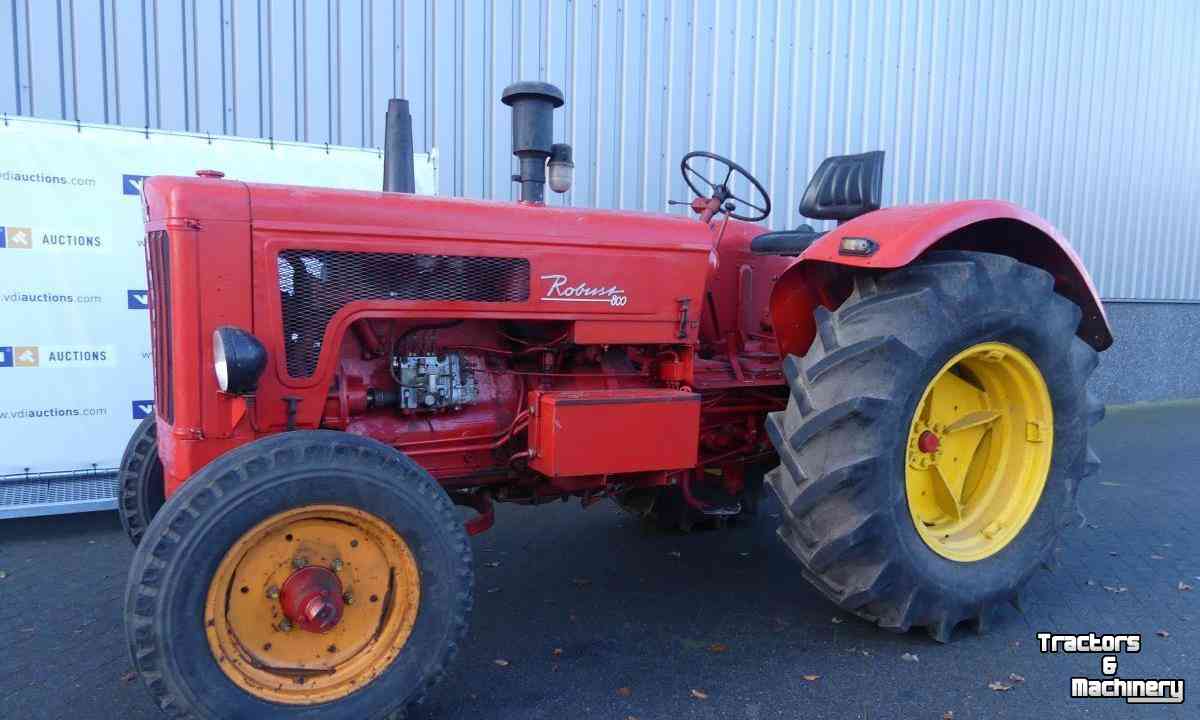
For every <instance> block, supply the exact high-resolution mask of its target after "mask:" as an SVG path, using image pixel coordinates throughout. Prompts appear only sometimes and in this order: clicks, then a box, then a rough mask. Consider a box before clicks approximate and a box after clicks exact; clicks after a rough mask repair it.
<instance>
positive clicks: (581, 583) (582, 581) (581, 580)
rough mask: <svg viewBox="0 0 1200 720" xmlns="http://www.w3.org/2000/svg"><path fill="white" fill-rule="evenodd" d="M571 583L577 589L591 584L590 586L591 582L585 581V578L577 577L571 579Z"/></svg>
mask: <svg viewBox="0 0 1200 720" xmlns="http://www.w3.org/2000/svg"><path fill="white" fill-rule="evenodd" d="M571 582H573V583H575V585H577V586H578V587H583V586H585V585H591V584H592V581H591V580H589V579H587V578H582V577H578V578H571Z"/></svg>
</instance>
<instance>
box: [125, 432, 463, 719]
mask: <svg viewBox="0 0 1200 720" xmlns="http://www.w3.org/2000/svg"><path fill="white" fill-rule="evenodd" d="M471 592H472V571H471V558H470V547H469V545H468V543H467V538H466V533H465V532H464V530H463V525H462V522H461V519H460V518H459V516H458V513H457V512H456V511H455V508H454V506H453V504H452V503H451V502H450V499H449V497H447V495H446V493H445V492H444V491H443V490H442V488H441V487H439V486H438V485H437V483H436V482H435V481H434V480H433V478H432V477H430V476H429V474H428V473H426V472H425V471H424V470H422V469H421V468H420V467H419V466H417V465H416V464H415V463H413V462H412V461H411V460H409V459H408V458H407V457H405V456H404V455H402V454H401V453H399V452H397V451H396V450H394V449H392V448H389V447H387V446H385V445H382V444H380V443H377V442H375V441H373V440H369V439H366V438H362V437H359V436H354V435H348V434H345V433H338V432H331V431H306V432H292V433H284V434H281V435H276V436H273V437H270V438H267V439H264V440H260V441H257V442H254V443H250V444H249V445H245V446H243V447H241V448H238V449H237V450H234V451H231V452H229V453H227V454H225V455H223V456H222V457H221V458H219V459H217V460H216V461H214V462H212V463H211V464H209V465H208V466H206V467H205V468H204V469H203V470H201V471H200V472H199V473H197V474H196V475H195V476H194V477H192V478H190V479H189V480H188V482H187V483H185V484H184V486H183V487H182V488H181V489H180V490H179V491H178V492H177V493H176V494H175V495H174V496H172V497H171V499H170V500H169V501H168V502H167V503H166V505H165V506H164V507H163V509H162V511H161V512H160V513H159V514H158V516H157V517H156V518H155V519H154V521H153V522H152V523H151V524H150V527H149V529H148V530H147V531H146V534H145V536H144V538H143V540H142V542H141V544H140V545H139V546H138V549H137V552H136V553H135V555H134V561H133V566H132V568H131V570H130V577H129V585H128V589H127V592H126V608H125V625H126V635H127V638H128V642H129V647H130V652H131V655H132V658H133V661H134V664H135V666H136V667H137V669H138V671H139V672H140V673H141V675H142V678H143V679H144V680H145V682H146V684H147V686H148V687H149V689H150V691H151V693H152V694H153V695H154V696H155V699H156V701H157V703H158V704H159V706H160V707H162V708H163V709H165V710H167V711H168V712H169V713H171V714H172V716H187V717H200V718H226V717H253V718H296V717H311V716H314V712H315V713H318V714H320V715H321V716H322V717H324V716H326V715H327V716H329V717H361V718H385V717H392V716H394V715H396V714H397V713H402V712H403V711H404V709H405V708H406V707H408V706H409V705H411V704H414V703H416V702H419V701H420V700H421V699H422V697H423V696H424V694H425V693H426V691H427V690H428V689H429V688H430V687H431V686H432V685H433V684H434V683H435V682H437V681H438V680H439V679H440V678H441V676H442V674H443V673H444V670H445V667H446V665H447V663H448V662H449V661H450V659H451V657H452V656H453V655H454V653H455V650H456V647H457V643H458V642H460V641H461V639H462V636H463V633H464V632H465V629H466V624H467V616H468V614H469V612H470V608H471V602H472V595H471Z"/></svg>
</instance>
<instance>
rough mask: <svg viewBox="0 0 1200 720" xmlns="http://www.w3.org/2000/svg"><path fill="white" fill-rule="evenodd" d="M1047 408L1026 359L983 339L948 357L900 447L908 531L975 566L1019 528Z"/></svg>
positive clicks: (1033, 482) (1034, 489)
mask: <svg viewBox="0 0 1200 720" xmlns="http://www.w3.org/2000/svg"><path fill="white" fill-rule="evenodd" d="M1053 449H1054V411H1053V408H1052V406H1051V404H1050V393H1049V391H1048V390H1047V389H1046V381H1045V380H1044V379H1043V378H1042V374H1041V372H1040V371H1038V368H1037V365H1036V364H1034V362H1033V360H1031V359H1030V358H1029V356H1028V355H1026V354H1025V353H1023V352H1021V351H1020V350H1018V349H1017V348H1015V347H1013V346H1012V345H1008V344H1006V343H999V342H986V343H980V344H978V345H973V346H971V347H969V348H967V349H966V350H963V351H962V352H960V353H958V354H957V355H955V356H954V357H952V358H950V361H949V362H947V363H946V364H945V365H943V366H942V369H941V370H939V371H938V373H937V375H935V376H934V378H933V380H932V381H931V382H930V383H929V385H928V386H927V387H926V388H925V392H924V393H923V394H922V395H921V401H920V402H919V403H918V404H917V409H916V412H915V413H914V414H913V419H912V425H911V426H910V428H909V433H908V447H907V450H906V453H907V456H906V467H905V488H906V491H907V495H908V507H909V510H910V511H911V512H912V519H913V523H914V525H916V528H917V532H918V533H919V534H920V535H921V539H923V540H924V541H925V544H926V545H928V546H929V547H930V548H932V549H933V550H934V552H936V553H938V554H939V555H942V556H943V557H947V558H949V559H951V560H957V561H959V562H974V561H977V560H982V559H983V558H986V557H989V556H991V555H994V554H996V553H997V552H1000V550H1002V549H1003V548H1004V547H1005V546H1007V545H1008V544H1009V543H1010V542H1012V541H1013V539H1014V538H1016V537H1017V535H1018V534H1019V533H1020V532H1021V529H1022V528H1023V527H1024V526H1025V523H1026V522H1028V521H1029V517H1030V516H1031V515H1032V514H1033V511H1034V509H1035V508H1036V507H1037V504H1038V500H1040V499H1041V497H1042V491H1043V490H1044V489H1045V487H1046V476H1047V474H1048V473H1049V470H1050V456H1051V454H1052V451H1053Z"/></svg>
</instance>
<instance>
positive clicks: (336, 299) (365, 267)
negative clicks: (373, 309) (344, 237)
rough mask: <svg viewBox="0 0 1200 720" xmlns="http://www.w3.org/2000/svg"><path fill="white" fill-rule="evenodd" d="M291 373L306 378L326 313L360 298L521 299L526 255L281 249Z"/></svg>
mask: <svg viewBox="0 0 1200 720" xmlns="http://www.w3.org/2000/svg"><path fill="white" fill-rule="evenodd" d="M277 265H278V270H279V297H280V304H281V306H282V308H283V341H284V348H285V349H286V354H287V367H288V374H289V375H291V376H292V377H298V378H299V377H310V376H311V375H312V374H313V372H314V371H316V368H317V361H318V360H319V359H320V356H321V343H322V341H323V339H324V337H325V328H326V326H328V324H329V320H330V319H331V318H332V317H333V316H334V315H335V314H337V312H338V311H339V310H341V309H342V308H343V307H345V306H346V305H347V304H348V303H351V302H355V301H358V300H403V301H414V300H416V301H421V300H427V301H438V302H489V303H490V302H501V303H503V302H525V301H526V300H528V299H529V261H528V260H526V259H524V258H505V257H477V256H459V255H415V254H400V253H364V252H340V251H315V250H284V251H283V252H281V253H279V257H278V260H277Z"/></svg>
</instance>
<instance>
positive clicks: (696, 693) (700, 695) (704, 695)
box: [691, 688, 708, 700]
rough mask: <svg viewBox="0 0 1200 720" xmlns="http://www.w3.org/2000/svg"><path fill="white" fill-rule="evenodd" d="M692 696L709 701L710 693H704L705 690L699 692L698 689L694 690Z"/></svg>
mask: <svg viewBox="0 0 1200 720" xmlns="http://www.w3.org/2000/svg"><path fill="white" fill-rule="evenodd" d="M691 696H692V697H694V698H696V699H697V700H707V699H708V693H706V692H704V691H703V690H697V689H696V688H692V692H691Z"/></svg>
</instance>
